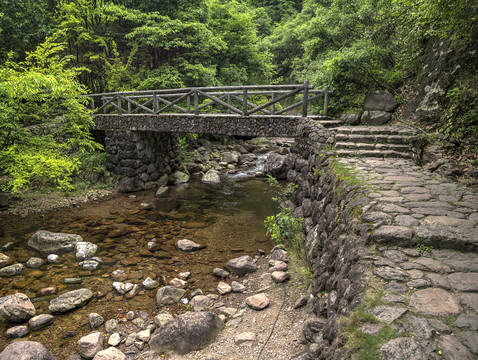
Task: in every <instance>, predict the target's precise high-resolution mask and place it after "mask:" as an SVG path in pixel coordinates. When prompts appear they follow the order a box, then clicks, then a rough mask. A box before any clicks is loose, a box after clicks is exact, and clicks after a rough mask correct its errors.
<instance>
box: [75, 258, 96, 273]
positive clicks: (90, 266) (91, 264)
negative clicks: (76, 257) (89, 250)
mask: <svg viewBox="0 0 478 360" xmlns="http://www.w3.org/2000/svg"><path fill="white" fill-rule="evenodd" d="M79 265H80V266H81V267H82V268H83V269H85V270H90V271H93V270H96V269H98V267H99V266H100V263H99V262H98V261H95V260H85V261H81V262H80V263H79Z"/></svg>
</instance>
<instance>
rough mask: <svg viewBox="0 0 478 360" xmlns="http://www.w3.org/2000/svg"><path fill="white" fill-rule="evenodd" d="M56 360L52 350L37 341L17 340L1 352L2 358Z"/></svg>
mask: <svg viewBox="0 0 478 360" xmlns="http://www.w3.org/2000/svg"><path fill="white" fill-rule="evenodd" d="M12 359H16V360H55V358H54V357H53V355H52V354H51V353H50V351H49V350H48V349H47V348H46V347H45V346H44V345H42V344H40V343H38V342H35V341H17V342H14V343H12V344H10V345H8V346H7V347H6V348H5V349H4V350H3V351H2V352H1V353H0V360H12Z"/></svg>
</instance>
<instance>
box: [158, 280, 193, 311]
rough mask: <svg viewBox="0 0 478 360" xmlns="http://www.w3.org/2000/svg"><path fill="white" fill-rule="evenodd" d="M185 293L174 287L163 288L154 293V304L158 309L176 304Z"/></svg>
mask: <svg viewBox="0 0 478 360" xmlns="http://www.w3.org/2000/svg"><path fill="white" fill-rule="evenodd" d="M185 293H186V290H184V289H178V288H176V287H174V286H169V285H168V286H163V287H162V288H160V289H159V290H158V291H157V293H156V303H157V304H158V306H159V307H161V306H165V305H174V304H176V303H177V302H178V301H179V300H180V299H181V298H182V297H183V295H184V294H185Z"/></svg>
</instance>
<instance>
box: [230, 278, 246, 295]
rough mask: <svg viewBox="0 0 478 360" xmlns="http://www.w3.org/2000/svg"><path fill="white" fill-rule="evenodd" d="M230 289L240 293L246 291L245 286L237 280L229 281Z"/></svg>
mask: <svg viewBox="0 0 478 360" xmlns="http://www.w3.org/2000/svg"><path fill="white" fill-rule="evenodd" d="M231 290H232V292H235V293H242V292H244V291H246V287H245V286H244V285H242V284H241V283H239V282H237V281H233V282H232V283H231Z"/></svg>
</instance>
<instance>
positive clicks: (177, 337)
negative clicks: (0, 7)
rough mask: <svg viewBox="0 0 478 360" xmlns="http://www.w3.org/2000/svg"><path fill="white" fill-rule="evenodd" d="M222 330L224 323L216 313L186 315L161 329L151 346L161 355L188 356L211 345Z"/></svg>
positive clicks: (203, 312)
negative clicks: (169, 353)
mask: <svg viewBox="0 0 478 360" xmlns="http://www.w3.org/2000/svg"><path fill="white" fill-rule="evenodd" d="M222 328H223V323H222V321H221V320H220V319H219V317H218V316H217V315H216V314H214V313H211V312H205V311H202V312H191V313H186V314H182V315H179V316H177V317H176V318H175V319H174V320H172V321H170V322H168V323H167V324H165V325H164V326H163V327H162V328H160V331H159V332H158V333H157V334H155V335H153V337H152V338H151V341H150V343H149V346H150V348H151V350H154V351H156V352H157V353H160V354H161V353H165V352H170V351H175V352H177V353H179V354H186V353H188V352H190V351H193V350H200V349H202V348H203V347H205V346H206V345H208V344H209V343H211V342H212V341H213V340H214V339H215V338H216V336H217V334H218V333H219V331H221V329H222Z"/></svg>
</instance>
